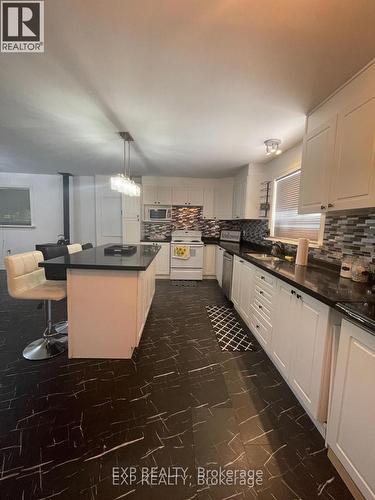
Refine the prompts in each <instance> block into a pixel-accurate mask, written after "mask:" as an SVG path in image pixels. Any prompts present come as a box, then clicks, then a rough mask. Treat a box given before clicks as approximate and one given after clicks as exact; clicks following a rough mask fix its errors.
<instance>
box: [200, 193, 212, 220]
mask: <svg viewBox="0 0 375 500" xmlns="http://www.w3.org/2000/svg"><path fill="white" fill-rule="evenodd" d="M203 218H204V219H213V218H214V190H213V189H212V188H205V189H204V192H203Z"/></svg>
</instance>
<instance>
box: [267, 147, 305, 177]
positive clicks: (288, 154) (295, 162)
mask: <svg viewBox="0 0 375 500" xmlns="http://www.w3.org/2000/svg"><path fill="white" fill-rule="evenodd" d="M301 157H302V142H300V143H299V144H297V145H296V146H294V147H293V148H290V149H288V151H285V153H283V154H282V155H280V156H276V157H275V158H274V159H273V160H271V161H269V162H268V163H266V164H265V165H263V175H264V177H263V179H262V180H263V181H272V180H274V179H277V178H278V177H282V176H283V175H286V174H289V173H290V172H293V171H294V170H298V168H299V167H300V166H301Z"/></svg>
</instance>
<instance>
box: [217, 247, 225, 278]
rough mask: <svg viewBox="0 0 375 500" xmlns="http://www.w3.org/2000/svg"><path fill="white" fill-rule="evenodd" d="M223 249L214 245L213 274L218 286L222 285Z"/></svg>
mask: <svg viewBox="0 0 375 500" xmlns="http://www.w3.org/2000/svg"><path fill="white" fill-rule="evenodd" d="M224 251H225V250H224V249H223V248H221V247H219V246H218V245H216V250H215V252H216V253H215V274H216V279H217V282H218V283H219V285H220V286H222V284H223V257H224Z"/></svg>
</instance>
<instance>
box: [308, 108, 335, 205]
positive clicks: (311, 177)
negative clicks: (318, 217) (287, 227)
mask: <svg viewBox="0 0 375 500" xmlns="http://www.w3.org/2000/svg"><path fill="white" fill-rule="evenodd" d="M336 124H337V116H335V117H333V118H332V119H330V120H328V121H327V122H326V123H323V124H322V125H321V126H320V127H318V128H317V129H315V130H313V131H311V132H310V133H309V134H307V135H306V136H305V137H304V140H303V150H302V169H301V184H300V195H299V213H301V214H308V213H319V212H321V211H322V210H323V211H324V210H326V209H327V206H328V196H329V184H330V176H331V172H332V168H333V163H334V158H335V156H334V153H335V138H336Z"/></svg>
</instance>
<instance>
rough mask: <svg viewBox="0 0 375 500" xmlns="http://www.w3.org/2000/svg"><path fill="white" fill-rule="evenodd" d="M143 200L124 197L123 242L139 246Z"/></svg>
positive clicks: (137, 197)
mask: <svg viewBox="0 0 375 500" xmlns="http://www.w3.org/2000/svg"><path fill="white" fill-rule="evenodd" d="M140 210H141V199H140V197H139V196H126V195H122V242H123V243H132V244H139V242H140V238H141V223H140Z"/></svg>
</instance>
